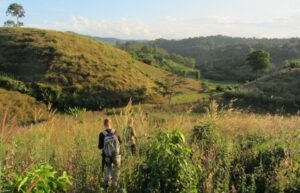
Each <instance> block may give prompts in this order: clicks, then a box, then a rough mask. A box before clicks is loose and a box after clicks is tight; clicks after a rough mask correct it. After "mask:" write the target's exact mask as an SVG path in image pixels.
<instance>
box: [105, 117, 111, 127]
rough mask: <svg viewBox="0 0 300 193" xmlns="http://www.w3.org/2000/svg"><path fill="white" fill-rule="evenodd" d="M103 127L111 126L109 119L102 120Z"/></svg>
mask: <svg viewBox="0 0 300 193" xmlns="http://www.w3.org/2000/svg"><path fill="white" fill-rule="evenodd" d="M104 127H105V128H106V129H111V128H112V122H111V120H110V119H105V120H104Z"/></svg>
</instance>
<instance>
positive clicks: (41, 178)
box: [0, 163, 71, 193]
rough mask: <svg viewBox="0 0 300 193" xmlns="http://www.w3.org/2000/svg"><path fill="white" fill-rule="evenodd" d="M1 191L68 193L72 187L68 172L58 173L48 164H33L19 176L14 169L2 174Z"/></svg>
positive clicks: (11, 192)
mask: <svg viewBox="0 0 300 193" xmlns="http://www.w3.org/2000/svg"><path fill="white" fill-rule="evenodd" d="M0 182H1V183H0V189H1V192H2V193H17V192H21V193H25V192H26V193H27V192H32V193H40V192H45V193H55V192H61V191H63V192H66V191H67V190H68V186H70V185H71V181H70V177H69V176H68V175H67V173H66V172H63V173H62V174H61V175H58V172H57V171H55V170H54V169H53V167H52V166H50V165H48V164H43V163H40V164H32V165H29V166H28V167H27V168H25V169H24V170H23V171H22V172H21V173H20V174H18V173H17V172H16V171H15V170H14V169H13V168H6V169H5V170H4V171H3V172H1V176H0Z"/></svg>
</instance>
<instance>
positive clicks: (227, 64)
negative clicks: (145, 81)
mask: <svg viewBox="0 0 300 193" xmlns="http://www.w3.org/2000/svg"><path fill="white" fill-rule="evenodd" d="M150 43H151V44H154V45H156V46H158V47H159V48H163V49H165V50H167V51H168V52H170V53H175V54H180V55H182V56H186V57H193V58H195V59H196V63H197V65H198V66H200V68H201V75H203V77H205V78H209V79H214V80H221V81H224V80H229V81H240V82H245V81H247V80H254V78H255V77H254V76H253V74H252V73H251V70H250V69H248V68H247V66H246V65H245V58H246V56H247V54H248V53H249V52H250V51H251V49H264V50H266V51H268V52H270V54H271V62H272V63H273V65H274V67H275V68H280V67H281V66H282V65H283V64H284V61H285V60H293V59H300V39H299V38H290V39H266V38H265V39H258V38H235V37H228V36H221V35H219V36H208V37H195V38H188V39H182V40H165V39H158V40H155V41H153V42H150ZM262 76H263V74H262Z"/></svg>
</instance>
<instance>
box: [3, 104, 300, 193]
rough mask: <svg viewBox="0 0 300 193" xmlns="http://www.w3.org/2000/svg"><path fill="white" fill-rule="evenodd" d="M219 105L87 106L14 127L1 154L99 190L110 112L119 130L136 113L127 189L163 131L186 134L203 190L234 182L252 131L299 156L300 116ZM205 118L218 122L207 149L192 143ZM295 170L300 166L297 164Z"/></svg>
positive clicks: (126, 161) (125, 167)
mask: <svg viewBox="0 0 300 193" xmlns="http://www.w3.org/2000/svg"><path fill="white" fill-rule="evenodd" d="M217 109H219V108H218V104H217V103H214V102H213V103H212V104H211V105H210V106H209V108H208V109H207V113H206V114H204V115H199V114H188V113H181V114H178V113H177V114H174V113H168V112H154V111H153V112H148V113H147V112H145V111H144V110H143V107H142V106H132V105H131V104H129V105H128V106H127V107H125V108H123V109H113V110H108V111H103V112H86V113H84V114H82V115H78V116H77V117H73V116H67V115H56V116H55V117H54V118H52V119H51V120H50V121H49V122H44V123H40V124H37V125H31V126H27V127H19V128H16V129H15V131H14V134H13V137H10V138H7V140H5V141H3V140H2V141H1V142H2V145H1V152H6V154H5V156H4V157H3V156H1V159H2V161H3V159H5V158H8V157H10V158H11V159H13V160H11V163H12V165H13V166H14V167H17V168H19V170H20V171H21V170H22V168H23V167H24V166H25V165H28V164H29V163H31V162H32V161H33V160H42V161H44V162H46V163H50V164H51V165H53V166H55V167H56V168H57V169H58V170H62V171H67V172H68V173H69V174H70V175H71V176H72V177H73V184H74V186H73V190H72V191H71V192H87V193H89V192H101V191H102V188H101V187H102V178H103V176H102V172H101V154H100V151H99V150H98V149H97V144H98V135H99V133H100V132H101V131H102V130H103V126H102V125H103V124H102V123H103V120H104V119H105V118H106V117H110V118H111V119H112V120H113V123H114V127H115V128H116V129H117V130H118V132H119V133H121V134H122V133H123V130H124V129H125V128H126V126H127V123H128V120H129V119H130V118H134V119H135V127H136V131H137V136H138V143H137V145H138V154H137V155H136V156H131V154H130V152H129V149H127V148H126V147H122V154H123V159H122V172H121V179H120V182H121V183H120V189H124V190H125V189H127V190H128V191H129V190H132V191H133V189H134V188H135V187H134V186H135V184H134V181H133V180H132V179H133V177H134V171H135V170H136V168H137V166H138V165H139V164H140V163H142V162H143V160H145V159H146V157H145V152H146V151H147V148H148V146H149V144H150V143H151V142H152V139H153V137H154V136H155V135H156V134H157V133H159V132H160V131H169V132H171V131H174V130H180V131H181V132H183V133H184V134H185V135H186V137H187V139H188V141H190V143H191V147H193V149H194V151H195V153H194V156H193V157H194V158H193V159H194V162H195V163H197V164H198V165H200V166H201V167H202V172H203V173H202V174H201V175H202V179H203V180H204V177H205V178H206V177H207V180H204V181H201V184H202V185H201V186H200V185H199V189H201V190H203V191H204V192H214V190H215V192H222V191H224V190H229V187H227V189H226V188H225V185H224V186H221V184H220V183H224V184H226V183H227V184H228V183H230V182H231V179H230V171H231V169H232V168H230V165H231V164H232V163H233V162H234V159H237V157H239V155H240V154H241V151H238V149H239V148H240V144H242V143H241V142H240V141H241V140H242V139H248V138H247V137H248V136H258V138H259V136H262V137H264V139H267V140H268V143H266V144H267V145H265V146H268V147H271V149H272V148H273V146H274V147H275V146H276V144H283V147H284V148H285V151H286V152H287V153H288V152H289V153H290V158H291V160H294V161H295V160H296V161H297V160H298V161H299V160H300V159H299V157H300V155H299V154H297V153H296V152H297V151H298V150H299V149H298V144H300V126H299V125H300V118H299V116H290V117H285V116H279V115H275V116H273V115H268V114H266V115H256V114H246V113H241V112H236V111H235V112H234V111H233V112H232V111H226V112H225V111H218V110H217ZM206 124H213V125H215V128H216V129H215V130H216V132H217V133H218V140H219V142H218V144H216V145H213V146H210V147H207V148H208V149H207V151H204V150H203V148H204V146H203V145H197V144H198V143H192V142H193V137H194V136H193V128H194V126H196V125H206ZM2 135H3V133H2ZM2 135H1V136H2ZM242 141H243V140H242ZM201 143H202V142H201ZM199 148H200V149H199ZM257 148H258V149H259V148H262V147H261V146H259V147H257ZM255 151H256V150H255ZM257 151H258V150H257ZM214 152H215V153H217V154H215V153H214ZM222 152H223V153H222ZM2 155H3V154H2ZM206 159H211V164H210V165H207V164H205V162H203V160H206ZM201 160H202V161H201ZM218 160H219V161H218ZM287 160H289V159H287ZM215 167H219V168H220V170H216V171H215V170H213V171H211V172H210V171H209V170H208V168H210V169H213V168H215ZM295 167H296V166H295ZM297 167H298V166H297ZM295 170H296V171H297V172H299V168H298V169H297V168H296V169H295ZM226 172H227V173H226ZM206 175H207V176H206ZM217 175H222V176H223V175H224V176H227V178H226V179H223V177H219V178H222V179H221V180H219V181H217V182H218V183H219V185H216V184H215V183H216V180H217V179H219V178H217V177H216V176H217ZM224 180H225V181H224ZM226 180H227V181H226ZM232 186H233V184H232ZM237 192H239V191H237ZM240 192H241V191H240Z"/></svg>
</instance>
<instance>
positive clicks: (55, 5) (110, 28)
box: [0, 0, 300, 40]
mask: <svg viewBox="0 0 300 193" xmlns="http://www.w3.org/2000/svg"><path fill="white" fill-rule="evenodd" d="M11 3H19V4H22V5H23V6H24V9H25V11H26V18H23V19H22V21H23V22H24V23H25V26H27V27H37V28H44V29H55V30H60V31H73V32H76V33H81V34H85V35H92V36H100V37H115V38H120V39H149V40H150V39H157V38H166V39H182V38H188V37H198V36H210V35H227V36H234V37H257V38H263V37H266V38H289V37H299V36H300V0H85V1H83V0H14V1H12V0H0V25H2V24H3V23H4V21H6V20H7V19H12V18H10V17H7V16H6V14H5V12H6V9H7V7H8V5H9V4H11Z"/></svg>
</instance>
